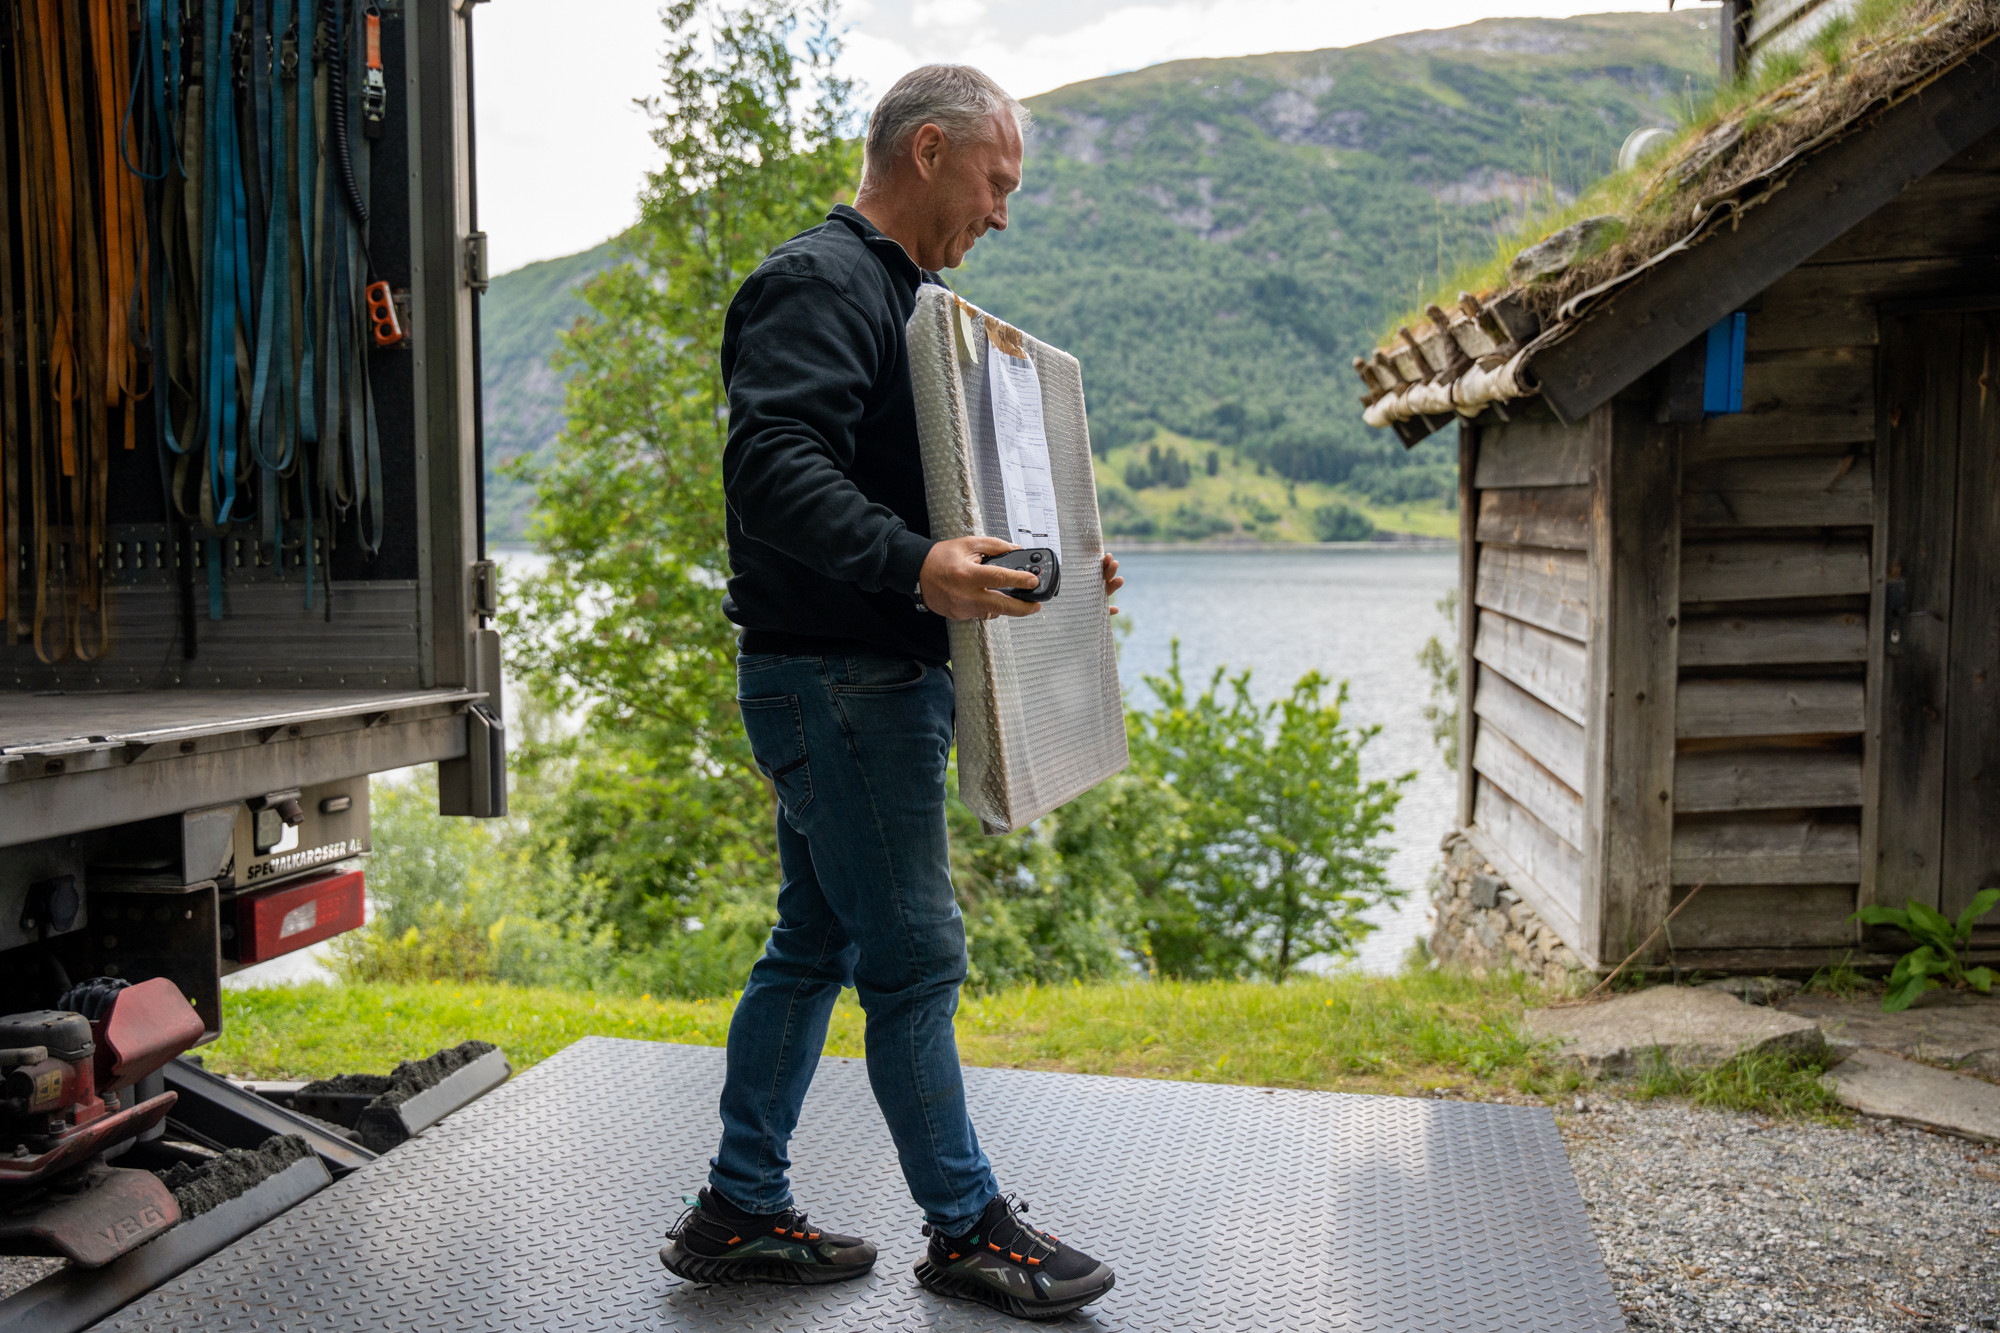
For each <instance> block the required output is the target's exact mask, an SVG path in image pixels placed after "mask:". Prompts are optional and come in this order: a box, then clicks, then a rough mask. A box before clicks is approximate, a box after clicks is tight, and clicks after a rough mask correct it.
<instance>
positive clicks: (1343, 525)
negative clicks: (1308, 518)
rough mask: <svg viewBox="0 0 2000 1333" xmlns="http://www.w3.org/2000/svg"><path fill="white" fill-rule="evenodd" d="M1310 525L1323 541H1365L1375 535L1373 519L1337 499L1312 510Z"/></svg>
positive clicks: (1315, 534)
mask: <svg viewBox="0 0 2000 1333" xmlns="http://www.w3.org/2000/svg"><path fill="white" fill-rule="evenodd" d="M1312 526H1313V536H1315V537H1317V538H1319V539H1320V540H1321V541H1323V542H1365V541H1367V540H1368V539H1369V538H1370V537H1373V536H1374V535H1375V520H1373V519H1371V518H1369V517H1368V515H1366V514H1364V513H1362V512H1361V511H1360V510H1359V509H1356V508H1355V507H1354V506H1353V505H1350V504H1344V503H1342V502H1341V501H1339V500H1335V501H1334V502H1333V503H1332V504H1327V505H1321V506H1320V507H1319V508H1317V509H1315V510H1313V515H1312Z"/></svg>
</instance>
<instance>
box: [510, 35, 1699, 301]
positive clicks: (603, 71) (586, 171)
mask: <svg viewBox="0 0 2000 1333" xmlns="http://www.w3.org/2000/svg"><path fill="white" fill-rule="evenodd" d="M1665 8H1666V6H1665V4H1664V3H1663V0H1650V2H1649V0H1581V2H1579V0H1430V3H1429V4H1427V5H1424V6H1421V7H1419V6H1414V5H1411V4H1410V3H1408V0H1164V2H1162V3H1137V4H1135V3H1128V2H1126V0H854V2H852V3H849V4H848V5H847V6H846V8H845V14H846V18H847V21H848V23H849V24H850V28H849V32H848V35H847V53H846V57H845V59H844V60H843V65H844V67H845V72H846V73H848V74H849V75H851V76H853V77H855V78H858V79H860V80H862V81H863V83H865V84H866V85H867V87H868V89H871V90H872V91H873V92H874V93H875V94H880V93H881V92H882V91H884V90H885V89H887V88H888V86H889V85H890V84H891V83H893V82H895V81H896V79H897V77H898V76H900V75H901V74H902V73H903V72H904V71H906V70H908V69H909V68H911V67H912V66H913V65H918V64H922V63H924V62H925V61H932V60H949V61H957V62H962V63H966V64H973V65H978V66H979V67H981V68H982V69H984V70H986V72H987V73H989V74H991V75H993V76H994V78H996V79H998V80H999V81H1000V82H1001V83H1002V84H1004V85H1005V86H1006V87H1007V88H1008V89H1009V90H1010V91H1012V92H1013V93H1015V94H1016V95H1017V96H1021V97H1028V96H1032V95H1034V94H1035V93H1039V92H1046V91H1048V90H1049V89H1051V88H1056V87H1060V86H1062V85H1063V84H1067V83H1075V82H1077V81H1079V80H1082V79H1091V78H1097V77H1099V76H1101V75H1105V74H1114V73H1118V72H1121V71H1124V70H1129V69H1138V68H1141V67H1142V66H1146V65H1153V64H1158V63H1159V62H1161V61H1165V60H1180V59H1186V58H1190V57H1214V56H1237V55H1254V54H1257V53H1259V52H1264V51H1309V50H1315V49H1318V48H1321V47H1329V46H1352V45H1355V44H1358V43H1361V42H1370V41H1374V40H1376V39H1377V38H1380V37H1387V36H1391V35H1393V34H1395V33H1399V32H1407V31H1411V30H1413V29H1415V28H1449V27H1455V26H1457V25H1459V24H1462V23H1471V22H1473V21H1475V20H1477V19H1481V18H1489V17H1495V16H1499V15H1507V16H1511V17H1551V18H1554V17H1568V16H1570V15H1574V14H1581V13H1598V12H1602V11H1604V10H1606V9H1628V10H1630V9H1643V10H1653V11H1663V10H1664V9H1665ZM475 13H476V15H477V18H476V19H475V22H476V23H477V25H478V38H477V54H478V61H479V66H478V80H477V86H478V90H479V162H480V173H479V189H480V222H481V225H482V226H484V227H485V229H486V230H487V232H489V233H490V234H491V235H492V238H493V240H492V263H493V269H494V271H495V272H504V271H505V270H507V269H509V268H513V267H516V266H518V265H520V264H524V263H527V262H529V261H531V260H535V259H546V258H551V257H553V256H556V255H562V254H571V253H574V252H575V251H578V250H582V249H585V248H587V247H589V246H591V245H595V244H596V243H597V242H598V241H601V240H603V239H604V238H605V237H606V236H609V235H612V234H613V233H615V232H617V231H619V230H621V229H622V228H624V227H625V226H627V225H629V224H630V222H631V221H632V219H633V217H634V216H635V213H636V210H635V205H634V201H635V199H636V198H637V196H638V191H639V188H640V185H641V183H642V182H643V179H644V174H645V172H646V170H647V168H648V167H649V166H651V165H652V164H653V161H654V150H653V145H652V142H651V140H650V139H649V138H648V137H647V134H646V128H647V126H646V120H645V117H644V116H643V115H642V114H641V113H640V112H639V111H638V110H637V109H636V108H635V107H634V106H633V105H632V101H633V99H634V98H638V97H644V96H646V95H647V94H649V93H650V92H651V91H652V90H653V89H654V87H655V86H656V85H657V83H658V78H659V66H658V51H659V48H660V44H661V30H660V24H659V11H658V0H507V3H506V4H504V5H481V6H480V7H479V8H478V9H477V10H476V11H475ZM867 97H868V94H867V93H866V92H864V93H863V100H864V102H865V101H866V100H867Z"/></svg>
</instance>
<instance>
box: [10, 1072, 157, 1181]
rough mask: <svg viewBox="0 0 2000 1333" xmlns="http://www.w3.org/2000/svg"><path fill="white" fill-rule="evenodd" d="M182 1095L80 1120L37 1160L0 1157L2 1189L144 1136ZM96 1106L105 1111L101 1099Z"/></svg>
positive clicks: (46, 1174) (54, 1141)
mask: <svg viewBox="0 0 2000 1333" xmlns="http://www.w3.org/2000/svg"><path fill="white" fill-rule="evenodd" d="M179 1098H180V1094H178V1093H173V1092H163V1093H161V1094H160V1095H159V1096H157V1097H150V1098H148V1099H147V1100H145V1101H143V1102H140V1103H139V1104H138V1105H137V1106H128V1107H126V1108H125V1109H124V1110H122V1111H119V1112H117V1113H116V1114H113V1115H105V1114H103V1112H102V1110H101V1109H100V1110H99V1112H98V1115H97V1118H96V1119H94V1120H85V1119H84V1118H83V1117H82V1116H80V1115H79V1116H78V1117H77V1125H76V1128H74V1129H72V1130H69V1131H68V1132H67V1133H64V1134H63V1135H61V1136H60V1137H58V1138H56V1139H54V1140H53V1141H52V1142H51V1143H50V1146H49V1148H48V1149H47V1151H45V1152H41V1153H37V1154H36V1155H35V1156H33V1157H4V1156H0V1185H26V1184H30V1183H32V1182H34V1181H37V1180H40V1179H42V1178H43V1177H44V1176H52V1175H54V1174H56V1173H57V1172H59V1171H65V1170H67V1169H69V1168H70V1167H72V1166H76V1165H78V1164H79V1163H82V1162H87V1161H89V1160H90V1159H91V1158H93V1157H95V1156H97V1154H99V1153H101V1152H103V1151H104V1150H105V1149H106V1148H109V1147H110V1146H111V1145H112V1144H114V1143H122V1142H124V1141H125V1140H126V1139H129V1138H133V1137H134V1136H136V1135H139V1134H143V1133H145V1132H146V1131H147V1130H149V1129H151V1128H152V1127H153V1126H154V1125H157V1124H159V1123H160V1122H161V1121H162V1120H164V1119H166V1118H167V1112H168V1111H171V1110H172V1109H173V1106H174V1103H175V1102H176V1101H178V1100H179ZM92 1105H94V1106H96V1107H98V1108H102V1107H103V1105H104V1103H103V1101H102V1100H101V1099H93V1102H92Z"/></svg>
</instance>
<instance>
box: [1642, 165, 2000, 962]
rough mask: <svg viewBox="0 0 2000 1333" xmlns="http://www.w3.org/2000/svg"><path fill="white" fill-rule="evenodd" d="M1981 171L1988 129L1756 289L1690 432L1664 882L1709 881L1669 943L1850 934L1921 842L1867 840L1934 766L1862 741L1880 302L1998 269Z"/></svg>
mask: <svg viewBox="0 0 2000 1333" xmlns="http://www.w3.org/2000/svg"><path fill="white" fill-rule="evenodd" d="M1996 167H2000V142H1993V141H1989V142H1986V143H1982V144H1981V145H1979V146H1978V147H1976V148H1975V149H1974V150H1972V151H1971V152H1969V153H1966V154H1961V155H1960V157H1958V158H1956V159H1954V160H1953V161H1952V162H1951V163H1949V164H1947V166H1946V167H1945V168H1944V169H1943V170H1940V171H1938V172H1936V173H1933V174H1932V175H1931V176H1928V177H1926V178H1924V179H1923V180H1920V181H1918V182H1917V183H1916V184H1914V185H1912V186H1911V187H1910V188H1909V189H1908V190H1906V191H1904V193H1903V194H1902V195H1901V196H1900V197H1899V198H1898V199H1897V200H1896V201H1895V202H1893V203H1892V204H1890V205H1888V206H1887V207H1885V208H1883V209H1881V210H1880V211H1878V212H1877V213H1876V214H1875V215H1873V216H1872V217H1870V218H1869V219H1868V220H1867V221H1865V222H1864V223H1862V224H1861V225H1859V226H1857V227H1855V228H1854V229H1853V230H1851V231H1849V232H1848V233H1847V234H1846V235H1844V236H1842V237H1841V238H1840V239H1839V240H1837V241H1835V242H1834V243H1833V244H1831V245H1829V246H1828V247H1826V249H1824V250H1822V251H1821V252H1820V253H1819V254H1817V255H1815V256H1814V257H1813V259H1812V260H1811V261H1810V262H1808V263H1806V264H1803V265H1801V266H1800V267H1798V268H1796V269H1794V270H1792V272H1790V273H1789V274H1787V275H1785V276H1784V277H1782V278H1780V279H1778V281H1776V282H1775V283H1774V284H1773V285H1772V286H1771V287H1769V288H1767V289H1766V291H1765V292H1764V295H1763V297H1762V300H1761V302H1760V303H1759V304H1758V305H1757V306H1756V307H1755V308H1754V309H1753V310H1752V311H1751V313H1750V317H1749V321H1748V355H1747V357H1746V360H1745V365H1744V409H1745V410H1744V411H1743V412H1742V413H1741V414H1740V415H1736V416H1728V417H1716V418H1711V419H1710V420H1709V421H1707V422H1706V423H1704V424H1702V425H1699V426H1691V427H1689V428H1688V430H1687V435H1686V445H1685V453H1684V461H1683V471H1682V483H1681V502H1682V521H1683V525H1684V544H1683V547H1682V557H1681V600H1682V623H1681V630H1680V643H1679V659H1680V674H1681V681H1680V687H1679V699H1678V706H1677V709H1676V726H1675V730H1676V733H1677V735H1678V737H1679V740H1678V746H1679V758H1678V760H1677V762H1676V769H1675V780H1674V801H1673V804H1674V818H1675V824H1674V836H1673V878H1674V882H1675V884H1676V886H1677V889H1676V896H1677V897H1678V896H1679V895H1682V894H1685V893H1686V892H1687V890H1688V889H1689V888H1691V887H1692V886H1693V885H1694V884H1696V883H1703V884H1705V885H1706V887H1705V888H1704V889H1703V891H1702V897H1701V899H1700V900H1698V901H1696V902H1695V903H1693V904H1691V905H1690V906H1689V907H1688V909H1687V911H1686V912H1684V913H1683V914H1682V917H1681V919H1680V921H1679V922H1677V923H1676V927H1675V943H1676V946H1677V947H1680V948H1695V949H1766V950H1768V949H1785V948H1798V949H1807V948H1823V947H1825V946H1827V945H1830V944H1838V943H1848V942H1853V941H1855V940H1857V939H1858V934H1857V932H1856V929H1855V927H1854V926H1853V925H1852V924H1851V923H1849V921H1848V917H1849V916H1850V915H1851V914H1852V912H1853V911H1854V909H1855V907H1856V906H1857V905H1858V904H1859V903H1861V902H1865V901H1868V900H1869V895H1870V894H1871V893H1872V884H1873V880H1874V877H1875V869H1876V865H1877V861H1878V857H1877V852H1878V851H1883V852H1891V853H1895V854H1896V856H1895V857H1892V859H1897V858H1900V860H1902V861H1910V860H1913V859H1921V858H1922V856H1923V853H1924V851H1925V850H1928V851H1930V852H1931V853H1932V855H1935V854H1936V853H1937V851H1938V849H1936V848H1928V849H1923V848H1907V849H1905V848H1902V847H1900V845H1898V839H1899V838H1902V839H1907V837H1908V834H1907V833H1897V832H1891V833H1890V834H1889V841H1888V843H1887V844H1880V843H1879V839H1878V836H1877V834H1878V825H1879V823H1880V820H1879V818H1878V807H1877V805H1876V793H1877V792H1878V791H1880V792H1881V805H1880V807H1879V809H1880V810H1881V811H1886V812H1887V813H1888V815H1889V819H1888V823H1889V824H1891V825H1896V826H1899V827H1903V828H1907V827H1908V825H1909V823H1910V821H1909V820H1908V819H1906V818H1904V817H1903V816H1904V813H1905V808H1906V807H1908V806H1909V805H1910V804H1911V803H1912V802H1915V803H1917V804H1929V805H1931V806H1932V807H1933V808H1935V806H1936V804H1937V803H1938V801H1939V800H1940V798H1941V792H1940V791H1939V789H1938V787H1937V785H1936V784H1937V782H1939V781H1940V780H1941V779H1942V776H1943V774H1942V772H1941V770H1940V771H1939V772H1937V773H1929V772H1928V771H1926V772H1923V773H1913V774H1905V775H1902V776H1901V777H1890V778H1887V779H1886V785H1885V784H1884V780H1883V778H1880V777H1878V776H1877V775H1876V774H1875V773H1874V771H1873V770H1872V769H1871V768H1870V766H1869V755H1870V751H1869V749H1868V747H1867V745H1866V744H1865V739H1866V736H1867V734H1868V733H1869V732H1870V729H1871V727H1873V726H1879V725H1882V723H1881V722H1876V723H1871V721H1870V718H1871V716H1872V715H1874V714H1876V713H1877V711H1878V709H1879V707H1880V705H1881V702H1882V700H1881V697H1880V696H1879V694H1878V693H1877V691H1880V690H1881V689H1882V688H1883V686H1884V681H1883V680H1882V679H1881V670H1882V658H1881V654H1880V652H1879V647H1878V645H1876V643H1875V639H1876V638H1877V629H1878V627H1879V618H1880V607H1879V601H1880V594H1879V590H1878V589H1879V584H1880V582H1881V580H1882V579H1883V578H1884V576H1885V574H1886V572H1887V571H1886V568H1885V566H1884V564H1883V562H1882V559H1881V547H1880V536H1879V533H1878V514H1879V513H1880V508H1881V506H1880V498H1879V495H1878V489H1877V488H1878V486H1887V485H1888V484H1889V480H1890V479H1889V478H1888V477H1887V476H1885V475H1883V473H1882V469H1881V468H1880V467H1878V466H1877V463H1878V460H1877V457H1876V453H1877V439H1878V435H1879V432H1880V431H1881V430H1882V429H1883V428H1884V426H1883V424H1882V423H1883V422H1884V421H1885V420H1886V416H1887V414H1886V413H1884V412H1883V411H1882V410H1881V404H1879V403H1878V402H1877V392H1878V380H1879V376H1878V369H1877V362H1878V353H1879V347H1880V344H1881V343H1882V339H1883V335H1882V321H1881V318H1880V310H1881V308H1882V306H1883V304H1884V303H1885V302H1894V301H1899V300H1908V299H1924V298H1929V297H1933V296H1939V295H1944V294H1949V293H1951V292H1953V291H1954V290H1955V289H1960V288H1970V289H1972V290H1978V289H1980V288H1984V289H1986V290H1994V289H1995V287H1996V285H2000V269H1996V266H1995V264H1994V262H1993V261H1992V259H1991V258H1989V256H1990V254H1991V251H1992V243H1991V236H1992V235H1993V231H1994V227H1995V225H1996V223H2000V178H1996V176H1995V175H1994V170H1995V168H1996ZM1945 391H1946V390H1945V389H1944V388H1943V387H1942V386H1940V393H1942V392H1945ZM1890 392H1891V393H1892V394H1893V393H1894V392H1895V391H1894V390H1893V389H1891V390H1890ZM1911 465H1912V464H1910V463H1909V462H1908V461H1907V460H1905V461H1902V462H1900V463H1899V462H1898V461H1897V460H1895V459H1893V458H1892V459H1891V460H1890V462H1889V464H1888V466H1891V467H1894V466H1904V467H1908V466H1911ZM1919 692H1920V691H1919ZM1892 693H1896V694H1898V695H1902V694H1908V693H1910V691H1908V690H1903V689H1895V690H1892ZM1919 767H1920V768H1926V767H1927V766H1924V765H1919ZM1892 789H1893V790H1892ZM1931 822H1935V820H1934V818H1933V819H1932V820H1931ZM1916 823H1917V824H1918V825H1919V826H1920V827H1921V826H1923V825H1924V823H1925V821H1924V820H1923V819H1921V818H1920V819H1918V820H1917V821H1916ZM1918 840H1919V841H1921V837H1919V838H1918Z"/></svg>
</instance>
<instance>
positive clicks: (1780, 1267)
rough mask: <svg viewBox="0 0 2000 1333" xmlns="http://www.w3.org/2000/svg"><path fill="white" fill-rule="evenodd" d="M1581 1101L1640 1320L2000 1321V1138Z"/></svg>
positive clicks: (1897, 1325) (1756, 1324)
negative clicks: (1984, 1142)
mask: <svg viewBox="0 0 2000 1333" xmlns="http://www.w3.org/2000/svg"><path fill="white" fill-rule="evenodd" d="M1581 1105H1583V1106H1584V1108H1585V1109H1584V1110H1583V1111H1581V1112H1578V1111H1576V1110H1574V1109H1572V1108H1559V1113H1558V1117H1557V1121H1558V1124H1559V1125H1560V1126H1561V1129H1562V1134H1563V1139H1564V1142H1565V1143H1566V1144H1567V1145H1568V1147H1569V1156H1570V1162H1571V1165H1572V1166H1573V1167H1574V1168H1575V1171H1576V1179H1577V1184H1578V1185H1579V1186H1581V1187H1582V1190H1583V1197H1584V1203H1585V1206H1586V1207H1587V1208H1588V1209H1589V1210H1590V1218H1591V1223H1592V1226H1593V1227H1594V1229H1595V1230H1596V1232H1597V1242H1598V1245H1599V1246H1600V1247H1602V1249H1603V1251H1604V1260H1605V1263H1606V1264H1607V1265H1608V1266H1609V1268H1610V1270H1611V1283H1612V1286H1613V1287H1614V1288H1615V1289H1616V1290H1617V1293H1618V1299H1619V1301H1620V1302H1621V1303H1622V1304H1623V1305H1624V1307H1625V1313H1626V1318H1627V1320H1628V1321H1629V1324H1630V1327H1631V1329H1632V1330H1633V1333H1652V1331H1653V1330H1673V1331H1674V1333H1711V1331H1713V1333H1720V1331H1721V1330H1725V1329H1726V1330H1731V1333H1735V1331H1736V1330H1744V1329H1756V1330H1763V1329H1769V1330H1773V1331H1774V1333H1820V1331H1821V1330H1827V1331H1828V1333H1831V1331H1832V1330H1839V1331H1840V1333H1861V1331H1862V1330H1868V1331H1869V1333H1873V1331H1874V1330H1883V1329H1898V1330H1901V1329H1924V1330H1933V1331H1942V1330H1966V1331H1967V1333H1970V1331H1971V1330H1975V1329H1992V1328H2000V1239H1996V1238H2000V1149H1996V1148H1987V1147H1981V1146H1979V1145H1977V1144H1972V1143H1967V1142H1964V1141H1962V1140H1959V1139H1952V1138H1945V1137H1942V1136H1938V1135H1932V1134H1926V1133H1924V1132H1922V1131H1920V1130H1914V1129H1909V1128H1906V1127H1904V1126H1900V1125H1895V1124H1890V1123H1888V1122H1884V1121H1870V1120H1861V1121H1858V1122H1856V1125H1855V1126H1854V1127H1852V1128H1844V1127H1839V1126H1827V1125H1804V1124H1796V1123H1790V1122H1779V1123H1774V1122H1772V1121H1768V1120H1764V1119H1761V1118H1759V1117H1757V1116H1752V1115H1741V1114H1736V1113H1732V1112H1725V1111H1709V1110H1702V1109H1699V1108H1696V1107H1691V1106H1688V1105H1686V1104H1684V1103H1678V1102H1671V1101H1664V1100H1663V1101H1656V1102H1627V1101H1624V1100H1622V1099H1619V1098H1616V1097H1607V1096H1601V1095H1599V1096H1592V1097H1590V1098H1588V1099H1587V1100H1585V1101H1584V1102H1582V1103H1581Z"/></svg>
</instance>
